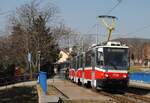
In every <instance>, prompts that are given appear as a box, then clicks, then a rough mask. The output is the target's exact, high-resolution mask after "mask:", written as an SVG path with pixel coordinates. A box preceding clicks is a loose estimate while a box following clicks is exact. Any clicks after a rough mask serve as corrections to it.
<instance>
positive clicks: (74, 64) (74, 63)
mask: <svg viewBox="0 0 150 103" xmlns="http://www.w3.org/2000/svg"><path fill="white" fill-rule="evenodd" d="M73 68H74V69H76V59H75V58H74V59H73Z"/></svg>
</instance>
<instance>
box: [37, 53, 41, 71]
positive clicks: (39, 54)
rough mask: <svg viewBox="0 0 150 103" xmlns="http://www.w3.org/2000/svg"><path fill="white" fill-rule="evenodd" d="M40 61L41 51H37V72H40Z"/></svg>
mask: <svg viewBox="0 0 150 103" xmlns="http://www.w3.org/2000/svg"><path fill="white" fill-rule="evenodd" d="M40 59H41V51H38V61H39V62H38V72H40V64H41V63H40Z"/></svg>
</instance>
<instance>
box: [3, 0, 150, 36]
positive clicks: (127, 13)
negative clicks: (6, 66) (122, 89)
mask: <svg viewBox="0 0 150 103" xmlns="http://www.w3.org/2000/svg"><path fill="white" fill-rule="evenodd" d="M29 1H30V0H1V3H0V11H1V12H6V11H12V10H15V9H16V7H19V6H20V5H21V4H24V3H26V2H29ZM38 1H41V2H43V3H47V2H49V1H52V2H53V3H54V4H55V5H56V6H58V7H59V10H60V14H59V16H60V18H61V19H63V20H64V23H66V24H67V25H68V26H70V27H71V28H73V29H74V30H76V31H77V32H81V33H91V34H92V33H96V32H97V31H96V28H95V27H93V25H94V24H97V23H99V26H98V28H99V29H98V32H99V35H105V34H106V31H104V30H105V28H104V27H103V25H101V22H100V20H99V19H97V18H96V17H97V16H99V15H105V14H106V13H107V12H108V11H109V10H110V9H111V8H113V7H114V6H115V5H116V4H117V3H118V1H121V2H120V4H119V5H118V6H117V7H116V8H115V9H114V10H113V11H112V12H111V13H110V14H109V15H113V16H116V17H117V18H118V20H117V22H116V30H115V31H114V33H113V34H114V35H113V36H114V37H142V38H150V26H149V25H150V0H38ZM8 14H9V13H8ZM8 14H5V15H0V23H1V27H0V29H1V31H3V30H2V29H3V28H4V26H5V24H6V20H7V15H8ZM92 27H93V28H92Z"/></svg>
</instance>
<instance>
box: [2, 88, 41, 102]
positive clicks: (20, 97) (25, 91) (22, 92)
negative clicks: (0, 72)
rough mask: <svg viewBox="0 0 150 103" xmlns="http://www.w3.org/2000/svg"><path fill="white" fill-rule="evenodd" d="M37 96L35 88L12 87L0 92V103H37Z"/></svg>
mask: <svg viewBox="0 0 150 103" xmlns="http://www.w3.org/2000/svg"><path fill="white" fill-rule="evenodd" d="M37 102H38V96H37V91H36V88H35V87H13V88H11V89H7V90H0V103H37Z"/></svg>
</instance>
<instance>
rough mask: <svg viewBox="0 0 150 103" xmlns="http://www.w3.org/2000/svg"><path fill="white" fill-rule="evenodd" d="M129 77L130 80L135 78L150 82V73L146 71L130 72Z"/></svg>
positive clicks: (135, 79)
mask: <svg viewBox="0 0 150 103" xmlns="http://www.w3.org/2000/svg"><path fill="white" fill-rule="evenodd" d="M129 78H130V80H134V81H140V82H145V83H150V73H144V72H135V73H130V75H129Z"/></svg>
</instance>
